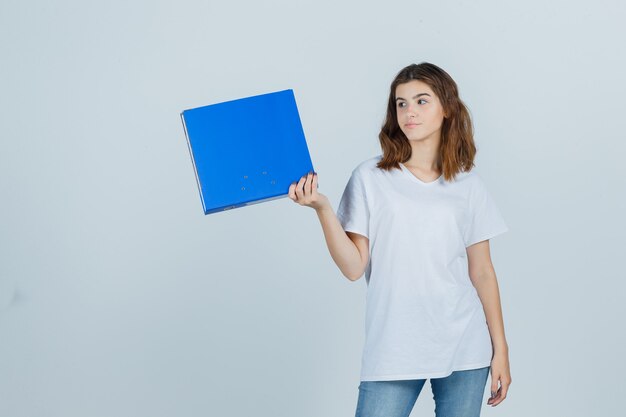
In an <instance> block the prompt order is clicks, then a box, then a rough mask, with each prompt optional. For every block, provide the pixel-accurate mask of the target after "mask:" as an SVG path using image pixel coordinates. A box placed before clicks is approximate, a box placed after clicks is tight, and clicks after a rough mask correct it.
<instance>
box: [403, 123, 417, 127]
mask: <svg viewBox="0 0 626 417" xmlns="http://www.w3.org/2000/svg"><path fill="white" fill-rule="evenodd" d="M419 125H421V123H407V124H405V126H406V127H415V126H419Z"/></svg>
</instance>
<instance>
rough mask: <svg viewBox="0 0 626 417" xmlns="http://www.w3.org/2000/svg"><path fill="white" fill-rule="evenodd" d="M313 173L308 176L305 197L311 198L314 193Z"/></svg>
mask: <svg viewBox="0 0 626 417" xmlns="http://www.w3.org/2000/svg"><path fill="white" fill-rule="evenodd" d="M312 188H313V172H309V173H308V174H306V183H305V185H304V195H305V196H307V197H308V196H310V195H311V193H313V190H312Z"/></svg>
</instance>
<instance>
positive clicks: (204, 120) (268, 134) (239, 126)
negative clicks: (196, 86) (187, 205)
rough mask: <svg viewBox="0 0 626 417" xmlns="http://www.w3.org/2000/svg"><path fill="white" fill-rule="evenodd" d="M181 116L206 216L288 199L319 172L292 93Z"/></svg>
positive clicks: (247, 99) (200, 109)
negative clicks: (300, 183)
mask: <svg viewBox="0 0 626 417" xmlns="http://www.w3.org/2000/svg"><path fill="white" fill-rule="evenodd" d="M180 116H181V119H182V122H183V128H184V130H185V136H186V138H187V144H188V146H189V153H190V155H191V161H192V164H193V168H194V171H195V174H196V181H197V183H198V189H199V191H200V199H201V201H202V207H203V208H204V214H211V213H216V212H219V211H223V210H230V209H234V208H238V207H244V206H248V205H252V204H257V203H261V202H264V201H270V200H275V199H277V198H281V197H285V196H287V194H288V192H289V186H290V185H291V183H292V182H293V181H298V180H300V177H302V176H303V175H305V174H306V173H308V172H309V171H313V170H314V169H313V164H312V163H311V157H310V156H309V150H308V147H307V144H306V139H305V137H304V130H303V129H302V124H301V121H300V115H299V113H298V108H297V106H296V100H295V97H294V94H293V90H291V89H289V90H283V91H277V92H273V93H267V94H260V95H256V96H251V97H245V98H241V99H237V100H231V101H225V102H221V103H216V104H211V105H208V106H204V107H198V108H194V109H189V110H184V111H183V112H182V113H181V114H180Z"/></svg>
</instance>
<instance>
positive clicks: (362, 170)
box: [352, 155, 383, 177]
mask: <svg viewBox="0 0 626 417" xmlns="http://www.w3.org/2000/svg"><path fill="white" fill-rule="evenodd" d="M382 157H383V156H382V155H376V156H373V157H371V158H367V159H366V160H364V161H361V162H359V163H358V164H357V166H356V167H355V168H354V169H353V170H352V174H353V175H358V176H360V177H366V176H368V175H371V174H373V173H374V172H376V170H378V169H379V168H378V167H377V166H376V164H378V161H380V160H381V159H382Z"/></svg>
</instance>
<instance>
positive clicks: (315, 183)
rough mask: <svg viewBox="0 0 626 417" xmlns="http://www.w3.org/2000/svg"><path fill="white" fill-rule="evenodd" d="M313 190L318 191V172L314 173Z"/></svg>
mask: <svg viewBox="0 0 626 417" xmlns="http://www.w3.org/2000/svg"><path fill="white" fill-rule="evenodd" d="M312 188H313V192H317V172H314V173H313V187H312Z"/></svg>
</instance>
